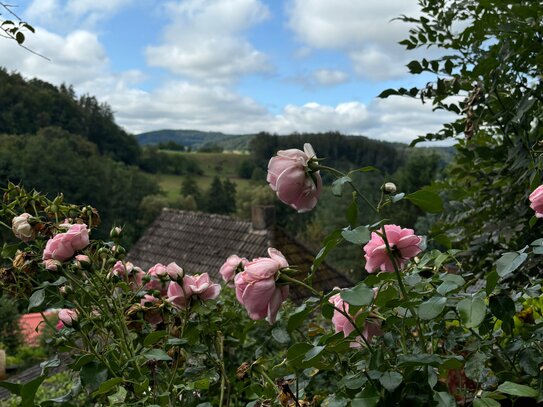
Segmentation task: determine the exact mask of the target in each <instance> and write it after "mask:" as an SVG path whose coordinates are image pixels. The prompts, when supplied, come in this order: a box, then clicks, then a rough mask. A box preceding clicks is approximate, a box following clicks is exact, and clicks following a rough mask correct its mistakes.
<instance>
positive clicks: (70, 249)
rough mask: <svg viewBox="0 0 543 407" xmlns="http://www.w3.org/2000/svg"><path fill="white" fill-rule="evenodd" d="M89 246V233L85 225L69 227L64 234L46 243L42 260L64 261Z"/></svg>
mask: <svg viewBox="0 0 543 407" xmlns="http://www.w3.org/2000/svg"><path fill="white" fill-rule="evenodd" d="M88 245H89V231H88V229H87V225H81V224H75V225H71V226H70V229H68V231H67V232H66V233H59V234H57V235H55V236H53V238H51V239H49V240H48V241H47V244H46V245H45V249H44V251H43V257H42V258H43V260H48V259H54V260H58V261H66V260H68V259H69V258H70V257H72V256H73V255H74V254H75V252H76V251H78V250H82V249H84V248H85V247H87V246H88Z"/></svg>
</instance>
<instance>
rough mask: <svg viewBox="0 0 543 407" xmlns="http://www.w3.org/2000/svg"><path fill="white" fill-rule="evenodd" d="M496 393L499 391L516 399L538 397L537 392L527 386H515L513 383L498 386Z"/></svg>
mask: <svg viewBox="0 0 543 407" xmlns="http://www.w3.org/2000/svg"><path fill="white" fill-rule="evenodd" d="M496 391H499V392H500V393H503V394H509V395H511V396H517V397H532V398H536V397H537V396H538V395H539V392H538V391H537V390H536V389H534V388H532V387H529V386H525V385H523V384H517V383H513V382H503V383H502V384H500V385H499V386H498V388H497V389H496Z"/></svg>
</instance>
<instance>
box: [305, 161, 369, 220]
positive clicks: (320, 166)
mask: <svg viewBox="0 0 543 407" xmlns="http://www.w3.org/2000/svg"><path fill="white" fill-rule="evenodd" d="M315 168H316V169H318V170H323V171H328V172H331V173H332V174H334V175H335V176H336V177H338V178H341V177H349V176H348V175H347V174H345V173H344V172H341V171H339V170H336V169H335V168H332V167H328V166H326V165H321V164H319V165H317V166H316V167H315ZM349 179H350V177H349ZM347 183H348V184H349V185H350V186H351V188H352V189H353V191H354V192H356V194H357V195H358V196H359V197H360V198H362V200H363V201H364V202H366V204H367V205H368V206H369V207H370V208H371V209H373V211H374V212H375V213H377V214H378V213H379V211H378V210H377V208H376V207H375V206H374V205H373V204H372V203H371V202H370V201H369V200H368V198H366V197H365V196H364V195H362V193H361V192H360V190H359V189H358V188H357V187H356V185H354V183H353V182H352V181H347Z"/></svg>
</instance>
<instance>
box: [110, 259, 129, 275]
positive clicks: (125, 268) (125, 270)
mask: <svg viewBox="0 0 543 407" xmlns="http://www.w3.org/2000/svg"><path fill="white" fill-rule="evenodd" d="M133 269H134V265H133V264H132V263H130V262H129V261H127V262H126V263H123V262H122V261H121V260H117V262H116V263H115V264H114V265H113V268H112V269H111V271H110V272H109V274H108V277H110V278H111V277H112V276H117V277H119V278H124V276H125V275H127V274H130V273H131V272H132V270H133Z"/></svg>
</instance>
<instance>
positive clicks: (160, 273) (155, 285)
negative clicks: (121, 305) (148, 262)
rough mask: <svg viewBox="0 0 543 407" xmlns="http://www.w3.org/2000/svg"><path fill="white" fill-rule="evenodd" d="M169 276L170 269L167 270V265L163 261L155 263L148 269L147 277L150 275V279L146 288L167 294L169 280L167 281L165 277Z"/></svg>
mask: <svg viewBox="0 0 543 407" xmlns="http://www.w3.org/2000/svg"><path fill="white" fill-rule="evenodd" d="M167 276H168V271H167V270H166V266H165V265H164V264H161V263H157V264H155V265H154V266H153V267H151V268H150V269H149V270H148V271H147V277H149V278H150V280H149V282H148V283H147V284H145V289H147V290H157V291H160V292H161V294H162V295H164V294H166V291H167V287H166V285H167V282H166V281H165V278H166V277H167Z"/></svg>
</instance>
